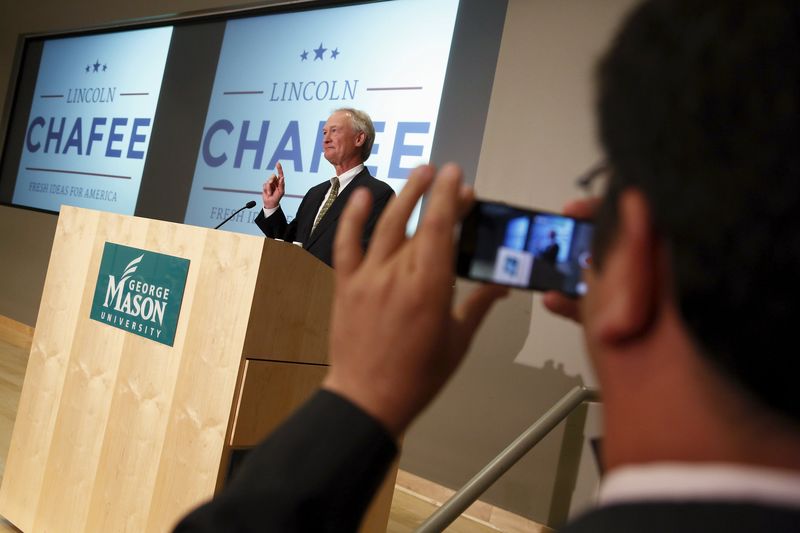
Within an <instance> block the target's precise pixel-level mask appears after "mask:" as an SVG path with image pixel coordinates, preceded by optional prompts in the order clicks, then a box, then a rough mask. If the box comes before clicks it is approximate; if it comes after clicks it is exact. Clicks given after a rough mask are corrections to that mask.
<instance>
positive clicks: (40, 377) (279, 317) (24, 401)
mask: <svg viewBox="0 0 800 533" xmlns="http://www.w3.org/2000/svg"><path fill="white" fill-rule="evenodd" d="M106 242H110V243H115V244H119V245H124V246H127V247H132V248H137V249H141V250H146V251H150V252H157V253H158V254H166V255H169V256H174V257H179V258H184V259H188V260H189V268H188V274H187V275H186V281H185V289H184V293H183V298H182V305H181V307H180V315H179V318H178V322H177V327H176V329H175V337H174V344H173V346H167V345H164V344H160V343H158V342H156V341H154V340H151V339H148V338H144V337H141V336H139V335H137V334H133V333H130V332H127V331H123V330H122V329H118V328H117V327H112V326H111V325H109V324H105V323H102V322H99V321H97V320H92V319H90V311H91V309H92V303H93V296H94V293H95V286H96V283H97V282H98V272H99V268H100V263H101V257H102V256H103V250H104V247H105V243H106ZM332 292H333V273H332V270H331V269H330V268H328V267H327V266H326V265H324V264H323V263H322V262H320V261H318V260H317V259H316V258H314V257H313V256H311V255H310V254H308V253H307V252H305V251H303V250H302V249H300V248H299V247H297V246H294V245H292V244H288V243H283V242H279V241H274V240H268V239H264V238H260V237H253V236H249V235H242V234H237V233H230V232H224V231H215V230H209V229H204V228H199V227H194V226H187V225H182V224H174V223H169V222H162V221H157V220H149V219H142V218H136V217H129V216H122V215H114V214H110V213H103V212H99V211H90V210H86V209H79V208H74V207H66V206H65V207H63V208H62V210H61V215H60V216H59V221H58V227H57V229H56V234H55V241H54V244H53V250H52V254H51V256H50V264H49V267H48V270H47V280H46V282H45V287H44V292H43V294H42V302H41V307H40V309H39V316H38V320H37V323H36V331H35V334H34V338H33V346H32V348H31V354H30V359H29V361H28V367H27V372H26V375H25V383H24V385H23V389H22V396H21V398H20V403H19V410H18V412H17V418H16V422H15V425H14V432H13V435H12V438H11V446H10V450H9V454H8V460H7V462H6V468H5V474H4V477H3V484H2V488H1V489H0V515H2V516H3V517H5V518H6V519H7V520H9V521H10V522H12V523H13V524H14V525H15V526H16V527H18V528H19V529H21V530H22V531H24V532H26V533H29V532H35V531H59V532H73V531H74V532H78V531H81V532H82V531H91V532H93V531H98V532H99V531H102V532H113V531H132V532H141V531H148V532H163V531H169V530H170V529H171V528H172V527H173V525H174V524H175V523H176V521H177V520H178V519H179V518H180V517H181V516H183V515H184V514H185V513H186V512H187V511H189V510H190V509H192V508H193V507H195V506H196V505H197V504H199V503H200V502H202V501H204V500H206V499H208V498H210V497H211V496H212V495H213V494H214V493H215V491H216V490H219V489H220V488H221V487H222V486H224V483H225V480H226V479H227V477H228V474H229V468H230V464H231V458H232V457H234V456H238V454H239V451H240V450H246V449H247V448H249V447H252V446H253V445H255V444H256V443H257V442H258V441H259V440H261V439H262V438H263V437H264V436H265V435H266V434H267V433H268V432H269V431H270V430H271V429H273V428H274V427H275V426H276V425H277V424H279V423H280V422H281V421H282V420H283V419H284V418H285V417H286V416H287V415H288V414H289V413H290V412H291V411H292V410H293V409H294V408H296V407H297V406H298V405H299V404H301V403H302V402H303V401H304V400H305V399H306V398H307V397H308V396H309V395H310V394H311V393H312V392H313V391H314V390H315V389H316V388H317V386H318V385H319V383H320V382H321V380H322V378H323V377H324V375H325V372H326V364H327V348H328V347H327V337H328V326H329V313H330V304H331V298H332ZM342 430H343V431H346V430H347V429H346V428H343V429H342ZM395 475H396V466H395V467H394V468H393V469H392V470H391V472H390V473H389V475H388V476H387V479H386V480H385V482H384V485H383V487H382V489H381V491H380V492H379V494H378V495H377V496H376V498H375V501H374V502H373V504H372V507H371V508H370V510H369V512H368V514H367V517H366V518H365V520H364V524H363V526H362V531H370V532H372V531H385V529H386V524H387V521H388V514H389V507H390V505H391V498H392V493H393V487H394V480H395ZM266 530H268V528H266V527H265V531H266Z"/></svg>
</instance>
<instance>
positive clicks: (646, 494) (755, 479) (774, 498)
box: [598, 462, 800, 507]
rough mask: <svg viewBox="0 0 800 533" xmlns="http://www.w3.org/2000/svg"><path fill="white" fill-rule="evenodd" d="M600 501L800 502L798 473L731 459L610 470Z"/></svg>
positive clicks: (794, 503) (655, 464) (792, 503)
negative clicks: (734, 462)
mask: <svg viewBox="0 0 800 533" xmlns="http://www.w3.org/2000/svg"><path fill="white" fill-rule="evenodd" d="M598 500H599V501H598V503H599V505H601V506H604V505H613V504H624V503H637V502H643V501H662V502H663V501H689V500H691V501H704V500H705V501H708V500H714V501H732V502H733V501H736V502H739V501H747V502H753V503H763V504H772V505H779V506H783V507H800V473H796V472H790V471H786V470H778V469H771V468H759V467H754V466H744V465H736V464H729V463H696V464H695V463H668V462H664V463H652V464H646V465H638V466H625V467H620V468H616V469H614V470H612V471H610V472H609V473H608V474H607V475H606V476H605V479H604V480H603V482H602V483H601V485H600V494H599V498H598Z"/></svg>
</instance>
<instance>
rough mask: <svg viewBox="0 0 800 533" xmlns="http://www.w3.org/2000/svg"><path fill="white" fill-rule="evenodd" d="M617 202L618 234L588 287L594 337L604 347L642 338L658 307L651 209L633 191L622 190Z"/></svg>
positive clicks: (656, 261)
mask: <svg viewBox="0 0 800 533" xmlns="http://www.w3.org/2000/svg"><path fill="white" fill-rule="evenodd" d="M617 201H618V206H617V209H618V224H617V234H616V235H615V237H614V240H613V241H612V244H611V246H610V247H609V249H608V251H607V252H606V255H605V258H604V261H603V267H602V270H601V271H600V272H597V273H595V276H594V283H593V285H594V286H593V287H592V289H593V291H594V294H593V300H594V305H593V306H592V307H593V309H592V311H593V314H594V317H593V318H594V320H592V325H591V329H592V330H593V331H592V334H593V336H595V337H596V338H597V339H598V340H599V341H600V342H602V343H605V344H617V343H624V342H626V341H629V340H632V339H635V338H637V337H640V336H641V335H643V334H645V333H646V332H647V329H648V327H649V326H650V324H651V321H652V318H653V316H654V314H655V312H656V308H657V304H658V290H659V283H658V279H659V271H660V270H659V266H660V265H659V253H658V247H659V245H660V243H659V239H658V238H657V236H656V233H655V230H654V228H653V224H652V218H651V214H650V206H649V204H648V202H647V199H646V198H645V196H644V195H643V194H642V192H641V191H639V190H637V189H627V190H625V191H623V192H622V193H621V194H620V195H619V198H618V200H617Z"/></svg>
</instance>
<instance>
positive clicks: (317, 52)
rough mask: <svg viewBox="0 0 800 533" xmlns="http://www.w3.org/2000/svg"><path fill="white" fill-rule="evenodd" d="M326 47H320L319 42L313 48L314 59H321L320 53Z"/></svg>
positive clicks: (324, 50)
mask: <svg viewBox="0 0 800 533" xmlns="http://www.w3.org/2000/svg"><path fill="white" fill-rule="evenodd" d="M327 50H328V49H327V48H323V47H322V43H319V48H314V61H316V60H317V59H319V60H322V59H324V58H323V57H322V54H324V53H325V52H326V51H327Z"/></svg>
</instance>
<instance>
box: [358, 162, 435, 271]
mask: <svg viewBox="0 0 800 533" xmlns="http://www.w3.org/2000/svg"><path fill="white" fill-rule="evenodd" d="M433 173H434V169H433V167H432V166H429V165H423V166H420V167H417V168H415V169H414V170H413V171H412V172H411V175H410V176H409V178H408V180H407V181H406V184H405V186H404V187H403V190H402V191H400V194H399V195H397V196H396V197H394V198H393V199H392V200H390V201H389V203H388V205H387V206H386V209H385V210H384V211H383V214H382V215H381V218H380V219H379V220H378V224H377V225H376V226H375V231H374V232H373V233H372V242H371V243H370V247H369V254H368V255H369V257H370V258H375V259H376V260H379V261H380V260H383V259H384V258H386V257H387V256H389V255H391V254H392V253H393V252H394V251H395V250H396V249H397V247H398V246H400V244H402V243H403V242H405V238H406V224H407V223H408V217H410V216H411V213H412V212H413V211H414V207H415V206H416V205H417V201H419V199H420V198H421V197H422V195H423V194H424V193H425V191H427V190H428V188H429V187H430V185H431V182H432V181H433Z"/></svg>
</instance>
